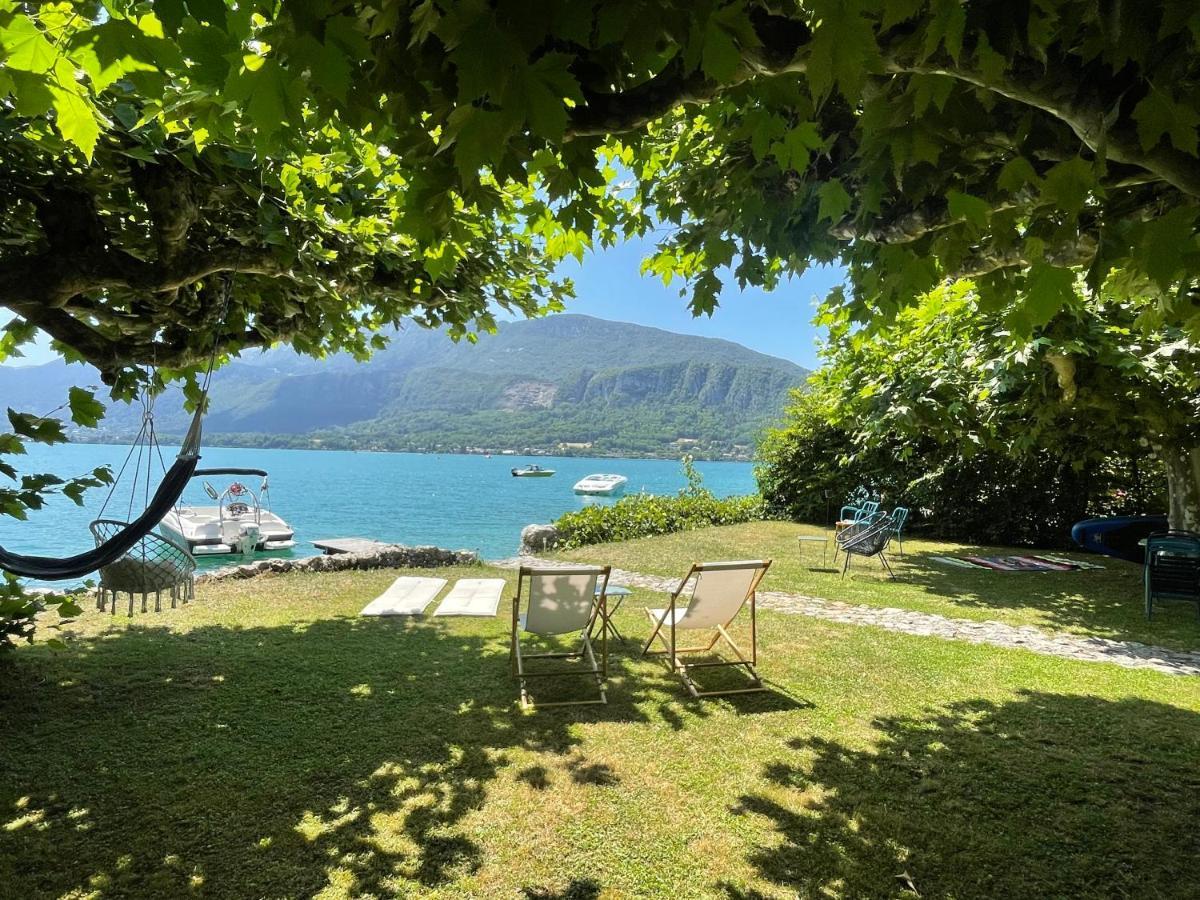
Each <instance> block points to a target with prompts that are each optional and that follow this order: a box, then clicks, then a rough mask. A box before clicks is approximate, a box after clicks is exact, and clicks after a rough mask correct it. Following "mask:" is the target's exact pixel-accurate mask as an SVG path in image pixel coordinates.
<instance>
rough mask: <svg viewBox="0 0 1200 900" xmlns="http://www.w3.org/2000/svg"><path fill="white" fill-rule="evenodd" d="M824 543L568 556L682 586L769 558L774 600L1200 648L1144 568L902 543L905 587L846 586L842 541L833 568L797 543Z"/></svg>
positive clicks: (696, 539)
mask: <svg viewBox="0 0 1200 900" xmlns="http://www.w3.org/2000/svg"><path fill="white" fill-rule="evenodd" d="M821 533H822V531H821V529H819V528H817V527H814V526H811V525H796V524H793V523H790V522H751V523H747V524H744V525H726V526H721V527H717V528H706V529H701V530H698V531H688V532H682V533H680V534H672V535H665V536H662V537H652V538H643V539H641V540H635V541H628V542H625V543H621V544H598V545H596V546H592V547H584V548H582V549H579V550H572V551H568V552H566V553H563V554H560V555H562V556H565V557H568V558H570V559H575V560H581V561H587V562H597V563H608V562H615V561H618V560H619V562H620V565H621V566H622V567H623V568H628V569H632V570H634V571H638V572H648V573H651V574H656V575H670V576H675V577H680V578H681V577H683V575H684V574H686V572H687V570H688V567H689V566H690V565H691V564H692V563H693V562H700V561H703V560H719V559H762V558H769V559H771V560H772V564H771V569H770V571H769V572H768V573H767V577H766V579H765V580H764V583H763V587H764V588H765V589H767V590H780V591H793V592H795V593H799V594H807V595H809V596H814V597H823V598H826V599H832V600H841V601H844V602H846V603H861V604H865V605H868V606H884V607H887V606H892V607H898V608H901V609H911V610H919V611H921V612H928V613H938V614H940V615H943V616H949V617H951V618H959V619H975V620H991V621H996V622H1004V623H1007V624H1010V625H1034V626H1037V627H1039V628H1044V629H1047V630H1050V631H1068V632H1073V633H1076V634H1083V635H1089V636H1093V637H1104V638H1111V639H1115V640H1133V641H1141V642H1143V643H1148V644H1157V645H1160V646H1165V647H1170V648H1172V649H1196V648H1200V617H1198V616H1197V615H1196V605H1195V604H1194V603H1172V604H1165V605H1160V606H1157V607H1156V608H1155V613H1154V619H1153V620H1152V621H1150V622H1147V621H1146V617H1145V607H1144V604H1143V599H1142V598H1143V594H1142V569H1141V566H1137V565H1133V564H1131V563H1127V562H1123V561H1121V560H1117V559H1109V558H1107V557H1102V556H1094V555H1091V554H1083V553H1053V554H1052V555H1055V556H1066V557H1068V558H1071V559H1078V560H1084V561H1086V562H1088V563H1091V564H1093V565H1099V566H1103V567H1104V568H1103V569H1085V570H1080V571H1073V572H993V571H985V570H972V569H959V568H953V567H950V566H946V565H942V564H938V563H936V562H933V561H932V560H931V557H934V556H966V555H984V556H1000V555H1013V554H1017V555H1020V554H1027V553H1038V552H1042V551H1036V550H1034V551H1031V550H1028V549H1018V548H1012V547H978V546H973V545H965V544H953V543H944V542H935V541H927V540H917V539H911V540H906V541H905V542H904V555H903V556H901V555H900V554H899V552H898V550H899V548H898V547H897V546H896V544H895V543H894V542H893V544H892V547H891V549H890V550H889V552H888V558H889V561H890V562H891V565H892V569H893V571H894V572H895V574H896V580H895V581H891V580H889V579H888V577H887V573H886V572H884V571H883V568H882V566H881V565H880V563H879V561H878V560H877V559H866V560H864V559H862V558H861V557H855V558H854V559H853V561H852V562H851V567H850V572H849V574H848V575H847V576H846V577H845V578H844V579H843V578H842V576H841V558H840V557H839V560H838V564H837V566H836V569H835V567H834V563H833V541H832V538H830V541H829V550H828V553H827V557H826V561H825V565H824V566H822V561H821V545H820V544H809V543H806V544H803V545H800V544H799V542H798V541H797V540H796V538H797V536H798V535H801V534H809V535H812V534H821Z"/></svg>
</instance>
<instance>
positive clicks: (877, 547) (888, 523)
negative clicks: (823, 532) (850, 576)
mask: <svg viewBox="0 0 1200 900" xmlns="http://www.w3.org/2000/svg"><path fill="white" fill-rule="evenodd" d="M894 534H895V532H894V531H893V526H892V517H891V516H888V515H884V514H883V513H875V514H874V515H872V516H870V517H868V518H867V519H864V520H863V521H861V522H857V523H855V524H853V525H850V526H848V527H847V528H844V529H843V530H842V531H841V532H840V533H839V534H837V535H836V536H835V537H834V540H835V541H837V545H838V549H839V550H841V552H842V553H844V554H845V555H846V559H845V562H843V563H842V577H843V578H845V577H846V571H847V570H848V569H849V568H850V557H851V556H862V557H864V558H866V557H871V556H878V557H879V561H880V562H881V563H882V564H883V567H884V568H885V569H887V573H888V577H889V578H891V579H893V580H895V578H896V575H895V573H894V572H892V567H891V565H890V564H889V563H888V561H887V556H886V555H885V554H884V551H885V550H887V546H888V543H889V542H890V541H891V540H892V537H893V536H894Z"/></svg>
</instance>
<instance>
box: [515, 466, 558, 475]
mask: <svg viewBox="0 0 1200 900" xmlns="http://www.w3.org/2000/svg"><path fill="white" fill-rule="evenodd" d="M554 471H555V470H554V469H543V468H542V467H541V466H521V467H519V468H516V469H513V470H512V476H513V478H549V477H550V476H551V475H553V474H554Z"/></svg>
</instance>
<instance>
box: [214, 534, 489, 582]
mask: <svg viewBox="0 0 1200 900" xmlns="http://www.w3.org/2000/svg"><path fill="white" fill-rule="evenodd" d="M475 565H479V554H478V553H476V552H475V551H474V550H444V549H442V548H441V547H405V546H404V545H403V544H388V545H386V546H383V547H380V548H379V549H377V550H372V551H370V552H367V553H336V554H333V555H332V556H309V557H305V558H304V559H284V558H275V559H259V560H255V561H254V562H250V563H244V564H242V565H237V566H225V567H223V568H220V569H214V570H213V571H211V572H202V573H200V574H198V575H197V576H196V583H197V584H204V583H206V582H210V581H224V580H225V579H228V578H256V577H257V576H259V575H279V574H282V573H284V572H343V571H347V570H350V569H357V570H366V569H436V568H441V567H443V566H475Z"/></svg>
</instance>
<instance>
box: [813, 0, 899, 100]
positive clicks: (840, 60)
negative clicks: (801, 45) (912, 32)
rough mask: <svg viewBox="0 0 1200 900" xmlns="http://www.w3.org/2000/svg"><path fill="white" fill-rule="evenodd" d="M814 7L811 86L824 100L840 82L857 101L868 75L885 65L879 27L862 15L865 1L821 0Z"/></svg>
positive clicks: (843, 89)
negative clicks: (877, 33) (876, 37)
mask: <svg viewBox="0 0 1200 900" xmlns="http://www.w3.org/2000/svg"><path fill="white" fill-rule="evenodd" d="M813 8H814V19H815V22H816V24H815V27H814V28H813V37H812V43H811V49H810V50H809V62H808V69H807V74H808V83H809V88H810V90H811V91H812V94H813V96H814V97H815V98H818V99H820V98H823V97H824V96H825V95H826V94H828V93H829V91H830V89H831V88H832V87H833V85H834V84H836V85H837V87H838V90H839V91H840V92H841V94H842V96H844V97H845V98H846V99H848V100H852V101H857V100H858V98H859V95H860V94H861V93H862V86H863V83H864V82H865V81H866V77H867V75H868V74H869V73H872V72H878V71H880V69H881V68H882V65H883V60H882V57H881V56H880V55H879V46H878V45H877V44H876V43H875V29H874V27H873V25H872V23H871V21H870V20H869V19H867V18H866V17H865V16H864V15H863V14H862V12H863V10H862V2H861V0H820V2H817V3H814V4H813Z"/></svg>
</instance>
